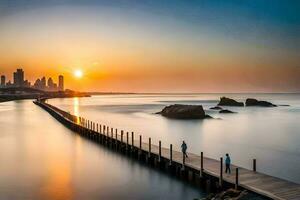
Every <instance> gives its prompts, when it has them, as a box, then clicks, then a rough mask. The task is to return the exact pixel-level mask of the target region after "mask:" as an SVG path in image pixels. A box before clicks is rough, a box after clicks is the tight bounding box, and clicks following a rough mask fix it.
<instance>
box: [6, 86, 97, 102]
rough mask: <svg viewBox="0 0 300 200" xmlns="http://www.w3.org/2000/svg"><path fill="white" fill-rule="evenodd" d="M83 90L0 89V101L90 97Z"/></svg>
mask: <svg viewBox="0 0 300 200" xmlns="http://www.w3.org/2000/svg"><path fill="white" fill-rule="evenodd" d="M90 96H91V95H90V94H88V93H85V92H76V91H72V90H66V91H57V92H47V91H41V90H33V89H30V88H9V89H2V90H1V89H0V103H1V102H7V101H14V100H25V99H38V98H46V99H52V98H72V97H90Z"/></svg>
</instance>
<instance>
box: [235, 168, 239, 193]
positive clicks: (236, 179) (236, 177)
mask: <svg viewBox="0 0 300 200" xmlns="http://www.w3.org/2000/svg"><path fill="white" fill-rule="evenodd" d="M238 186H239V168H238V167H237V168H236V169H235V189H236V190H237V189H238Z"/></svg>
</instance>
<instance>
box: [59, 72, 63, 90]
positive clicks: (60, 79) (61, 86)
mask: <svg viewBox="0 0 300 200" xmlns="http://www.w3.org/2000/svg"><path fill="white" fill-rule="evenodd" d="M58 90H59V91H64V77H63V76H62V75H59V76H58Z"/></svg>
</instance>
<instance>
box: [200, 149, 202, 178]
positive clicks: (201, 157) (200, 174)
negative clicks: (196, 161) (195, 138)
mask: <svg viewBox="0 0 300 200" xmlns="http://www.w3.org/2000/svg"><path fill="white" fill-rule="evenodd" d="M200 162H201V163H200V165H201V166H200V177H201V178H202V177H203V152H202V151H201V160H200Z"/></svg>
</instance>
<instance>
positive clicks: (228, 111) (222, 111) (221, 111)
mask: <svg viewBox="0 0 300 200" xmlns="http://www.w3.org/2000/svg"><path fill="white" fill-rule="evenodd" d="M219 113H228V114H229V113H236V112H233V111H231V110H227V109H225V110H220V111H219Z"/></svg>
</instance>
